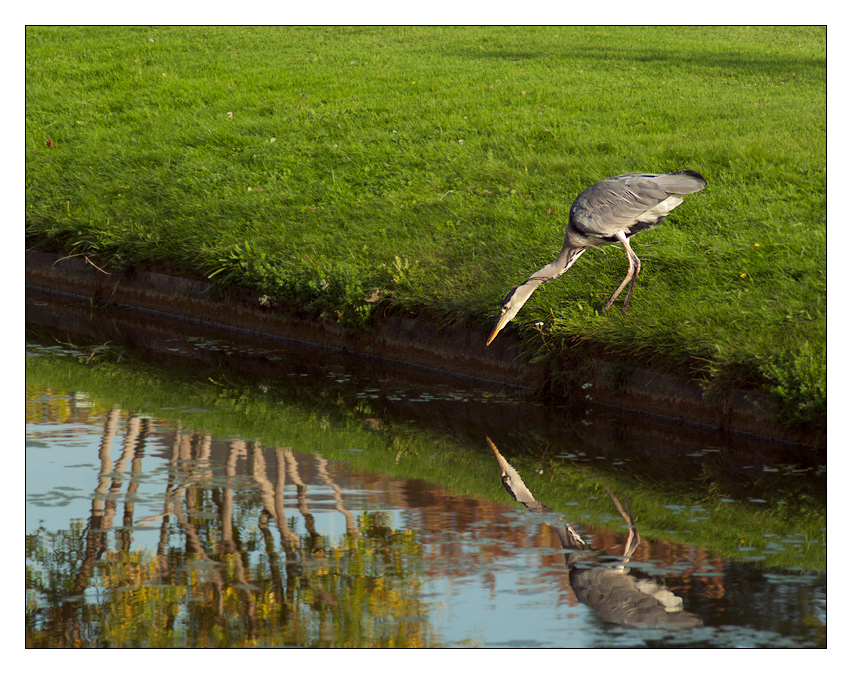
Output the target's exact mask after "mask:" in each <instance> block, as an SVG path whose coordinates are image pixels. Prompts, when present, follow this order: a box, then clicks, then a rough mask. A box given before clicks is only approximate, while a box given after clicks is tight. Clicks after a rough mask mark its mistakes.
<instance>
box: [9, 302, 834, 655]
mask: <svg viewBox="0 0 852 674" xmlns="http://www.w3.org/2000/svg"><path fill="white" fill-rule="evenodd" d="M28 320H30V323H29V325H28V346H27V357H28V383H27V390H26V409H27V447H26V456H27V474H26V494H27V508H26V533H27V561H26V570H27V600H26V632H27V643H28V645H31V646H41V647H68V646H81V647H115V646H145V647H151V646H178V647H201V646H228V647H238V646H329V647H372V646H395V647H403V646H415V647H454V646H455V647H471V646H478V647H619V646H638V645H650V646H706V647H732V646H737V647H802V646H805V647H807V646H811V647H813V646H824V645H825V633H826V575H825V546H826V536H825V528H824V526H825V524H824V523H825V470H824V460H822V459H821V458H820V457H818V456H815V455H814V454H813V453H812V452H811V451H810V450H809V449H808V448H798V447H788V446H781V447H779V446H776V445H773V444H772V443H767V442H764V441H761V440H758V439H755V438H748V437H743V436H733V435H728V434H718V433H716V432H714V431H710V430H709V429H688V428H684V425H677V424H672V423H669V422H665V421H661V420H649V419H647V418H644V417H641V416H638V415H630V414H620V413H617V412H615V411H613V410H604V409H599V408H595V407H594V406H592V405H586V404H579V405H567V404H558V405H557V404H547V405H545V404H542V403H540V402H538V401H537V400H536V399H534V398H533V397H531V396H528V395H526V394H524V393H523V392H512V391H508V390H506V389H504V388H500V387H496V386H492V385H489V384H488V383H487V382H470V381H466V380H459V379H453V378H448V377H443V376H439V375H438V374H436V373H430V372H424V371H422V370H411V369H406V368H395V367H392V366H390V365H388V364H385V363H381V362H376V361H367V362H365V361H363V360H359V359H353V358H349V357H347V356H346V355H345V354H340V353H335V352H330V351H321V350H316V349H309V348H307V347H304V346H301V345H293V344H289V345H282V344H281V343H275V344H270V343H267V342H264V341H263V340H257V339H254V338H251V339H250V338H249V337H247V336H240V335H234V334H222V333H221V332H217V331H215V330H211V329H209V328H207V327H205V326H200V325H189V326H187V325H182V327H179V328H178V327H175V326H174V325H171V324H169V325H159V324H158V323H157V321H155V320H153V319H152V318H151V317H143V318H140V317H139V316H137V315H135V314H132V313H130V314H126V315H125V314H122V313H121V312H111V313H110V312H101V313H98V312H94V313H91V312H90V313H89V315H88V316H87V315H86V312H81V311H80V310H79V308H78V307H75V306H73V305H72V306H65V305H64V304H63V303H62V302H58V303H57V302H54V301H52V300H50V299H49V298H48V299H45V298H34V299H33V300H32V302H31V304H29V305H28ZM486 437H488V438H491V439H493V441H494V443H495V446H496V447H499V451H500V452H501V453H502V455H504V456H505V457H506V459H508V461H510V462H511V466H512V467H513V468H514V469H516V470H517V472H518V474H519V475H520V476H521V477H522V479H523V482H524V483H525V485H526V486H528V488H529V489H530V490H531V491H532V493H533V494H534V496H535V499H537V501H538V502H540V503H541V504H543V505H545V506H547V508H548V510H546V511H545V510H543V511H539V512H535V511H531V510H528V509H526V508H524V507H522V506H521V505H519V504H518V502H517V501H516V500H515V499H514V498H512V497H511V496H510V495H509V494H507V493H506V492H504V491H503V488H502V486H501V469H500V466H499V465H498V463H497V461H495V457H494V455H493V454H492V452H491V450H490V449H489V445H488V440H487V439H486ZM608 490H609V492H611V493H612V494H613V495H614V496H615V497H616V499H615V501H614V500H613V498H611V497H610V495H609V493H608ZM616 501H618V503H619V504H626V505H628V506H629V509H630V510H631V512H632V516H633V518H634V519H635V527H636V532H637V533H638V534H639V536H640V539H641V540H640V542H639V543H638V545H637V546H636V548H635V550H634V551H633V553H632V554H631V555H630V558H629V560H626V559H625V558H624V554H625V546H626V545H628V542H629V541H628V539H629V528H628V524H627V521H626V519H625V517H624V516H623V515H622V514H620V513H619V510H618V507H617V504H616ZM566 523H567V524H568V525H570V526H571V527H572V531H576V532H577V535H578V536H579V537H580V538H581V539H582V541H583V545H585V546H587V548H588V549H589V550H591V551H594V552H595V553H599V555H597V556H595V557H594V560H593V562H590V563H591V564H594V565H595V568H607V569H618V570H619V573H620V572H621V571H620V569H621V568H622V567H624V570H625V571H629V572H631V573H632V574H635V575H637V576H641V577H642V578H643V579H644V580H646V581H647V580H648V579H650V580H653V581H654V582H656V583H657V584H659V585H660V586H664V587H665V589H666V591H667V592H668V593H670V594H671V595H672V596H674V597H678V598H680V600H682V610H683V611H686V612H689V613H690V614H693V615H695V616H697V617H698V618H699V619H700V626H698V627H692V628H689V629H677V630H675V629H661V628H649V627H643V626H630V625H625V624H619V623H617V622H607V619H606V617H605V616H603V615H602V613H601V611H600V609H599V607H596V606H593V605H590V603H589V602H587V603H583V602H581V601H580V600H579V599H578V596H577V592H576V591H575V587H573V586H572V573H570V572H569V565H570V564H572V563H573V562H572V559H574V558H572V557H571V556H570V555H568V556H567V557H566V554H565V553H566V551H565V549H564V548H563V545H564V541H563V540H562V539H561V538H560V535H559V533H558V532H559V530H560V527H563V526H565V525H566ZM573 579H574V580H575V581H576V574H574V576H573Z"/></svg>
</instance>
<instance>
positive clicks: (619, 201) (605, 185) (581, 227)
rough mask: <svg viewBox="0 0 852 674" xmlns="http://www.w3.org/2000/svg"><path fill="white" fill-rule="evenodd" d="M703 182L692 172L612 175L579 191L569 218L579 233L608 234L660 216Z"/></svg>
mask: <svg viewBox="0 0 852 674" xmlns="http://www.w3.org/2000/svg"><path fill="white" fill-rule="evenodd" d="M706 184H707V183H706V182H705V181H704V178H702V177H701V175H700V174H698V173H695V172H694V171H679V172H677V173H669V174H664V175H659V174H654V173H626V174H624V175H620V176H615V177H614V178H608V179H606V180H602V181H600V182H599V183H595V184H594V185H592V186H591V187H589V188H588V189H586V190H584V191H583V192H581V193H580V195H579V196H578V197H577V198H576V199H575V200H574V203H573V204H572V206H571V221H572V224H573V225H574V226H575V227H576V228H577V230H578V231H579V232H580V233H581V234H586V235H589V236H599V237H610V236H612V235H613V234H615V232H619V231H624V230H627V229H628V228H629V227H630V226H631V225H634V224H636V223H637V222H649V221H652V220H656V219H658V218H659V219H661V218H662V217H664V216H665V215H666V213H668V212H669V211H670V210H671V209H672V208H674V207H675V206H677V205H678V204H680V203H681V201H682V200H683V198H682V197H683V195H684V194H691V193H692V192H697V191H698V190H700V189H702V188H703V187H704V186H705V185H706ZM669 199H671V201H667V200H669ZM663 202H666V203H665V205H664V206H663V205H662V204H663ZM657 211H659V212H657Z"/></svg>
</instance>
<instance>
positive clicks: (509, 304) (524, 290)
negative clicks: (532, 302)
mask: <svg viewBox="0 0 852 674" xmlns="http://www.w3.org/2000/svg"><path fill="white" fill-rule="evenodd" d="M532 291H533V288H529V287H527V286H526V285H520V286H518V287H517V288H512V289H511V290H510V291H509V294H508V295H506V297H505V298H504V299H503V306H502V308H501V309H500V318H498V319H497V324H496V325H495V326H494V329H493V330H492V331H491V334H490V335H489V336H488V341H487V342H485V346H488V345H489V344H491V342H493V341H494V338H495V337H496V336H497V334H498V333H499V332H500V331H501V330H502V329H503V328H505V327H506V326H507V325H508V324H509V321H511V320H512V319H513V318H514V317H515V316H516V315H517V313H518V312H519V311H520V310H521V307H522V306H524V303H525V302H526V301H527V300H528V299H529V297H530V295H532Z"/></svg>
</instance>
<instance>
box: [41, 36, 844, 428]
mask: <svg viewBox="0 0 852 674" xmlns="http://www.w3.org/2000/svg"><path fill="white" fill-rule="evenodd" d="M26 46H27V58H26V65H27V92H26V96H27V123H26V153H27V155H26V156H27V159H26V162H27V167H26V181H27V185H26V221H27V246H28V247H31V248H37V249H41V250H48V251H55V252H60V253H63V254H67V255H83V254H84V255H87V256H88V257H89V258H90V259H91V260H92V261H94V262H96V264H98V265H99V266H102V268H105V269H106V268H109V269H113V270H120V269H127V268H131V267H133V268H149V269H150V268H153V269H159V270H167V271H170V272H172V273H177V274H183V275H187V276H192V277H197V278H210V277H212V278H213V280H216V281H217V282H219V283H221V284H222V285H225V286H227V285H241V286H247V287H250V288H253V289H256V291H257V293H258V296H259V297H261V296H266V297H267V298H270V300H271V301H275V302H278V303H279V306H281V307H282V308H286V309H287V310H289V311H296V312H304V313H308V314H311V315H314V316H316V317H319V318H323V319H325V320H334V321H338V322H341V323H343V324H345V325H347V326H348V327H350V328H351V329H353V330H369V329H370V327H371V325H373V324H374V322H375V321H378V320H380V317H381V316H385V315H388V314H390V313H394V312H396V313H406V314H410V315H415V316H419V317H422V318H424V319H425V320H430V321H438V322H440V323H442V324H445V325H464V326H467V327H472V328H475V329H480V330H481V331H482V333H483V341H484V339H485V336H486V335H487V333H488V331H489V330H490V328H491V327H492V325H493V323H494V321H495V320H496V317H497V315H498V313H499V307H500V303H501V300H502V298H503V296H504V295H505V294H506V292H507V291H508V290H509V289H510V288H511V287H512V286H513V285H516V284H518V283H520V282H522V281H523V280H525V279H526V278H527V276H528V275H529V274H530V273H532V272H533V271H535V270H537V269H539V268H540V267H542V266H543V265H545V264H547V263H548V262H550V261H552V260H553V259H554V258H555V256H556V254H557V253H558V251H559V249H560V247H561V245H562V238H563V232H564V228H565V224H566V221H567V217H568V211H569V208H570V205H571V202H572V201H573V199H574V197H575V196H576V195H577V194H578V193H579V192H580V191H582V190H583V189H584V188H585V187H587V186H588V185H590V184H592V183H593V182H596V181H597V180H600V179H602V178H605V177H608V176H612V175H617V174H619V173H626V172H631V171H649V172H669V171H674V170H678V169H684V168H689V169H693V170H696V171H699V172H701V173H702V174H703V175H704V177H705V178H706V179H707V182H708V186H707V188H706V189H705V190H703V191H701V192H699V193H697V194H694V195H691V196H689V197H687V198H686V200H685V202H684V204H683V205H681V206H680V207H679V208H678V209H677V210H676V211H675V212H674V213H673V214H672V215H671V216H670V217H669V218H668V220H667V221H666V223H665V224H664V225H663V226H661V227H659V228H657V229H655V230H654V231H651V232H645V233H642V234H640V235H638V236H637V237H635V238H634V239H633V240H632V245H633V248H634V250H635V251H636V253H637V254H638V255H639V257H640V258H641V260H642V265H643V266H642V273H641V275H640V276H639V279H638V281H637V283H636V287H635V290H634V293H633V299H632V301H631V307H630V310H629V312H628V313H627V314H626V315H622V314H621V313H620V312H619V311H617V310H615V311H613V310H611V311H609V312H607V313H606V314H602V313H601V312H600V309H601V307H602V305H603V304H604V302H605V301H606V300H607V298H608V297H609V295H610V294H611V292H612V291H613V290H614V288H615V287H616V286H617V285H618V283H619V282H620V281H621V279H622V278H623V276H624V274H625V272H626V268H627V260H626V257H625V254H624V251H623V249H622V248H621V246H607V247H604V248H600V249H596V250H593V251H589V252H587V253H586V254H585V255H584V256H583V257H582V258H581V259H580V260H579V261H578V262H577V263H576V265H575V266H574V267H572V269H571V270H570V271H569V272H568V273H567V274H566V275H565V276H563V277H562V278H561V279H559V280H557V281H554V282H553V283H550V284H546V285H545V286H543V287H542V288H541V289H539V290H538V291H537V292H536V293H535V295H534V296H533V297H532V299H531V300H530V301H529V302H528V303H527V305H526V306H524V308H523V309H522V310H521V312H520V314H519V315H518V316H517V318H516V319H515V320H514V321H513V322H512V324H511V325H510V327H508V328H507V329H506V330H505V331H504V333H503V334H501V335H500V336H499V337H498V340H499V339H503V338H507V336H509V335H511V334H512V333H514V334H520V335H522V336H523V337H524V338H525V340H526V343H527V345H528V347H529V355H530V357H531V358H538V359H554V361H553V362H557V359H559V358H560V357H561V356H562V355H564V354H566V353H570V354H573V355H574V356H576V354H584V355H586V356H587V355H595V356H603V357H606V358H609V359H611V360H614V361H616V362H618V361H621V362H624V363H637V362H638V363H641V364H642V366H643V367H650V368H653V369H657V370H660V371H664V372H669V373H674V374H678V375H685V376H690V377H693V378H697V379H701V380H703V381H705V382H706V383H707V385H708V388H709V390H711V391H724V390H725V389H726V388H728V387H731V386H747V387H756V388H760V389H763V390H767V391H769V392H771V393H773V394H775V398H776V401H777V403H778V405H779V407H778V413H779V417H780V418H782V419H783V420H785V421H788V422H790V423H798V422H808V423H813V422H817V423H820V422H821V420H824V417H825V405H826V401H825V397H826V388H825V379H826V292H827V278H826V31H825V29H824V28H820V27H786V26H785V27H777V28H774V27H758V28H754V27H752V28H746V27H661V28H657V27H649V28H635V27H607V28H585V27H546V28H533V27H485V28H444V27H438V28H434V27H352V28H346V27H332V28H307V27H272V28H264V27H252V28H240V27H166V28H156V27H144V28H136V27H119V28H111V27H87V28H75V27H58V28H51V27H31V28H28V29H27V44H26ZM556 376H559V375H556ZM564 376H565V377H570V373H566V374H565V375H564Z"/></svg>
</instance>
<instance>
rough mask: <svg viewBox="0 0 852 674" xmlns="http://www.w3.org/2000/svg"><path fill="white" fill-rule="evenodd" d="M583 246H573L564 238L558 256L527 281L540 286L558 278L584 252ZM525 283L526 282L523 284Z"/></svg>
mask: <svg viewBox="0 0 852 674" xmlns="http://www.w3.org/2000/svg"><path fill="white" fill-rule="evenodd" d="M585 251H586V248H585V247H579V246H574V245H572V244H570V243H569V242H568V240H567V239H566V241H565V245H564V246H563V247H562V250H561V251H559V256H558V257H557V258H556V259H555V260H554V261H553V262H551V263H550V264H549V265H547V266H545V267H542V268H541V269H539V270H538V271H537V272H536V273H535V274H533V275H532V276H530V277H529V279H527V283H529V284H533V285H534V287H536V288H537V287H538V286H540V285H541V284H542V283H545V282H546V281H552V280H553V279H555V278H559V277H560V276H562V274H564V273H565V272H566V271H568V270H569V269H570V268H571V265H572V264H574V263H575V262H576V261H577V258H579V257H580V256H581V255H582V254H583V253H584V252H585ZM525 285H526V284H525Z"/></svg>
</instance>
